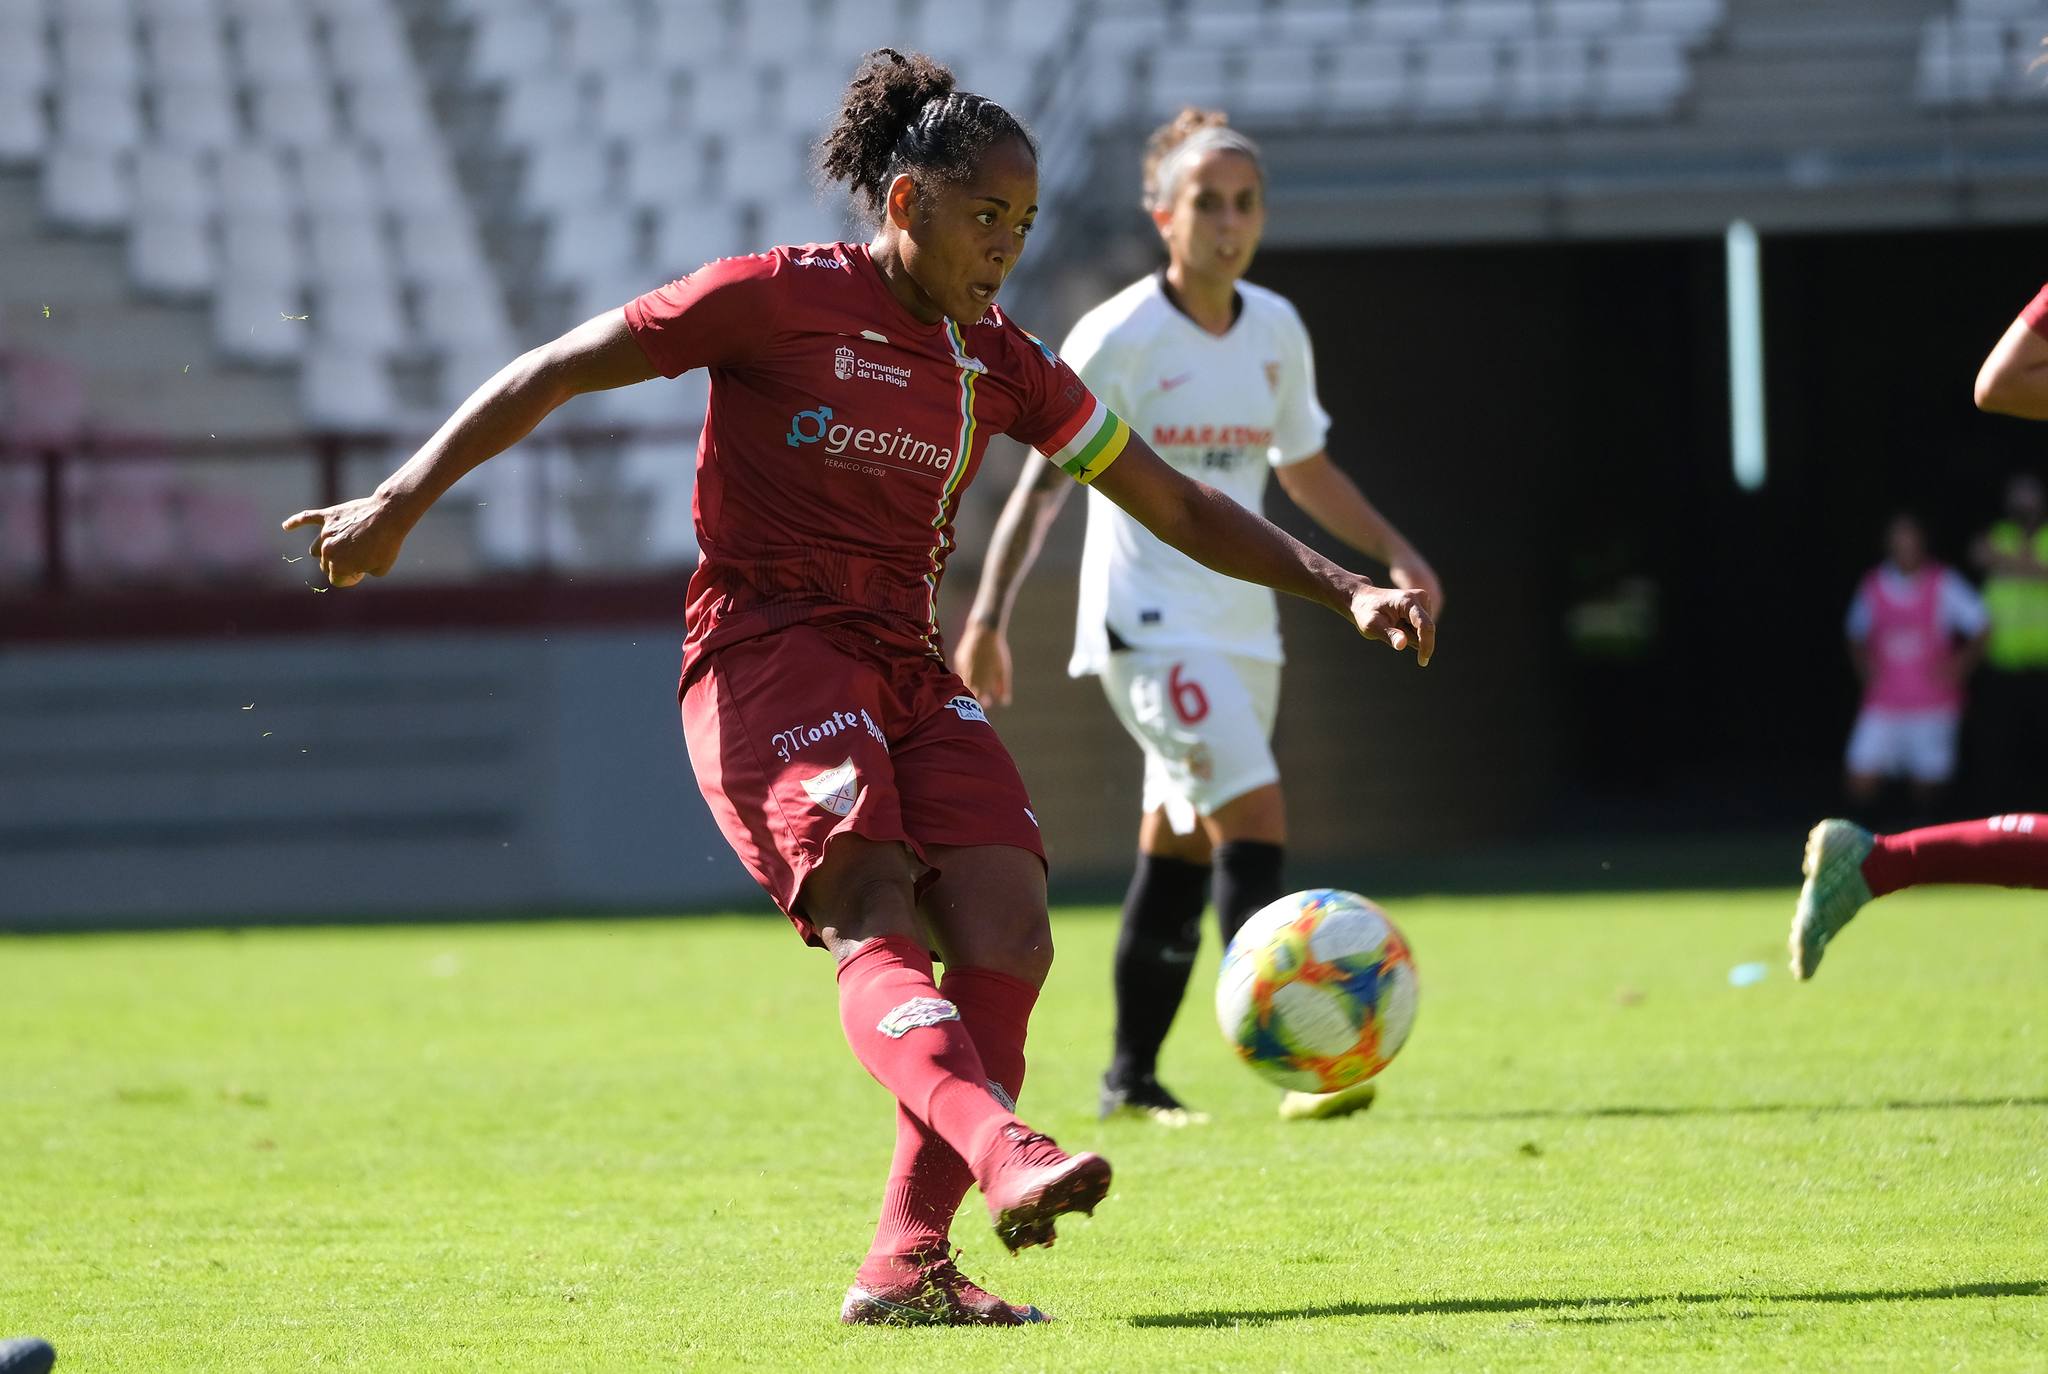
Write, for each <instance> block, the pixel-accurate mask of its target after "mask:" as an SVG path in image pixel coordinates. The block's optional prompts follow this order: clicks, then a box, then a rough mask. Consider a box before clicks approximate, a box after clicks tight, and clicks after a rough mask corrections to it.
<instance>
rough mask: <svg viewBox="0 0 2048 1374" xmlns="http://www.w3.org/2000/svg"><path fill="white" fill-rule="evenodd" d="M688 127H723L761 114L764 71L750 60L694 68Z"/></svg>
mask: <svg viewBox="0 0 2048 1374" xmlns="http://www.w3.org/2000/svg"><path fill="white" fill-rule="evenodd" d="M688 84H689V98H688V101H687V103H686V105H685V111H686V114H685V122H684V125H683V127H685V128H699V129H723V128H728V127H738V126H743V125H750V124H753V123H755V122H757V120H758V119H759V118H760V115H761V106H762V81H761V73H760V72H759V71H758V70H757V69H756V68H755V67H754V66H753V64H752V63H749V62H744V61H740V62H735V63H733V64H732V65H730V66H718V67H699V68H694V69H692V70H691V72H690V76H689V83H688Z"/></svg>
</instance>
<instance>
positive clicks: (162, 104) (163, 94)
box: [155, 79, 242, 149]
mask: <svg viewBox="0 0 2048 1374" xmlns="http://www.w3.org/2000/svg"><path fill="white" fill-rule="evenodd" d="M155 105H156V141H157V142H159V143H161V144H163V145H165V146H166V147H171V148H199V149H219V148H227V147H232V146H233V145H234V144H236V143H239V142H241V140H242V129H241V119H240V116H239V115H238V114H237V113H236V110H235V106H234V101H233V98H232V97H231V95H230V94H229V91H228V87H227V86H226V85H225V84H224V83H223V82H222V81H220V80H217V79H215V80H206V79H202V80H180V81H178V82H177V83H176V84H167V85H162V86H159V87H158V88H157V91H156V98H155Z"/></svg>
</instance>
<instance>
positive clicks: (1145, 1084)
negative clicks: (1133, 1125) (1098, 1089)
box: [1096, 1073, 1209, 1130]
mask: <svg viewBox="0 0 2048 1374" xmlns="http://www.w3.org/2000/svg"><path fill="white" fill-rule="evenodd" d="M1096 1114H1097V1115H1098V1116H1100V1117H1101V1118H1102V1119H1103V1120H1104V1121H1116V1120H1121V1119H1131V1120H1143V1121H1153V1122H1157V1123H1158V1124H1159V1125H1161V1126H1168V1127H1171V1128H1173V1129H1175V1130H1178V1129H1180V1128H1181V1127H1183V1126H1206V1125H1208V1124H1209V1114H1208V1113H1207V1112H1196V1111H1190V1110H1189V1109H1188V1108H1187V1107H1186V1106H1185V1105H1183V1104H1182V1102H1181V1100H1180V1099H1179V1098H1177V1097H1175V1096H1174V1095H1173V1094H1172V1093H1170V1092H1168V1091H1167V1090H1166V1089H1165V1088H1163V1087H1161V1086H1160V1085H1159V1080H1158V1079H1156V1078H1154V1077H1153V1076H1152V1075H1151V1074H1149V1073H1148V1074H1146V1075H1145V1076H1144V1077H1143V1078H1139V1079H1134V1080H1132V1081H1131V1082H1129V1083H1123V1084H1119V1083H1116V1082H1113V1081H1112V1080H1111V1078H1110V1076H1109V1075H1108V1074H1104V1075H1103V1076H1102V1100H1101V1106H1100V1109H1099V1111H1098V1112H1097V1113H1096Z"/></svg>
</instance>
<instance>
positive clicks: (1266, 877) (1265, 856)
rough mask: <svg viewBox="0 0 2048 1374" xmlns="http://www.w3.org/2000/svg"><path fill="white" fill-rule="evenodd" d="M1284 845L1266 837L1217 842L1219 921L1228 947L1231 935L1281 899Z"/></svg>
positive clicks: (1284, 856)
mask: <svg viewBox="0 0 2048 1374" xmlns="http://www.w3.org/2000/svg"><path fill="white" fill-rule="evenodd" d="M1286 857H1287V850H1286V848H1285V847H1284V846H1281V845H1277V844H1268V843H1266V842H1265V841H1264V840H1232V841H1230V842H1229V843H1228V844H1220V845H1218V846H1216V921H1217V924H1218V925H1219V926H1221V927H1222V930H1223V943H1224V945H1225V946H1226V947H1227V946H1228V945H1229V944H1230V937H1231V936H1233V935H1235V934H1237V932H1238V930H1239V928H1240V927H1242V926H1243V925H1244V923H1245V922H1246V921H1248V920H1250V919H1251V917H1252V913H1253V912H1255V911H1257V910H1258V909H1259V908H1260V907H1262V906H1264V905H1266V904H1267V903H1268V902H1275V901H1278V900H1279V899H1280V898H1281V897H1282V896H1283V895H1284V894H1283V893H1282V892H1281V890H1280V865H1281V864H1282V862H1284V861H1285V859H1286Z"/></svg>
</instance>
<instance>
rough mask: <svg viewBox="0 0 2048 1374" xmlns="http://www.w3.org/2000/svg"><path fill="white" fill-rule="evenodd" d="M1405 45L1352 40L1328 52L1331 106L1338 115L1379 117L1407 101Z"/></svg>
mask: <svg viewBox="0 0 2048 1374" xmlns="http://www.w3.org/2000/svg"><path fill="white" fill-rule="evenodd" d="M1410 89H1411V78H1410V75H1409V71H1408V49H1407V48H1406V47H1404V46H1403V45H1401V44H1399V43H1374V42H1359V41H1354V42H1350V43H1346V44H1343V45H1342V46H1340V47H1338V48H1336V49H1334V50H1332V52H1331V54H1330V84H1329V87H1328V100H1329V106H1330V110H1331V112H1332V113H1333V114H1335V115H1337V116H1340V117H1348V118H1351V119H1363V120H1367V121H1378V120H1383V119H1387V118H1391V117H1392V116H1393V115H1394V114H1395V113H1396V112H1397V111H1398V110H1400V109H1402V108H1403V107H1404V106H1405V105H1406V104H1407V102H1408V94H1409V91H1410Z"/></svg>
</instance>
